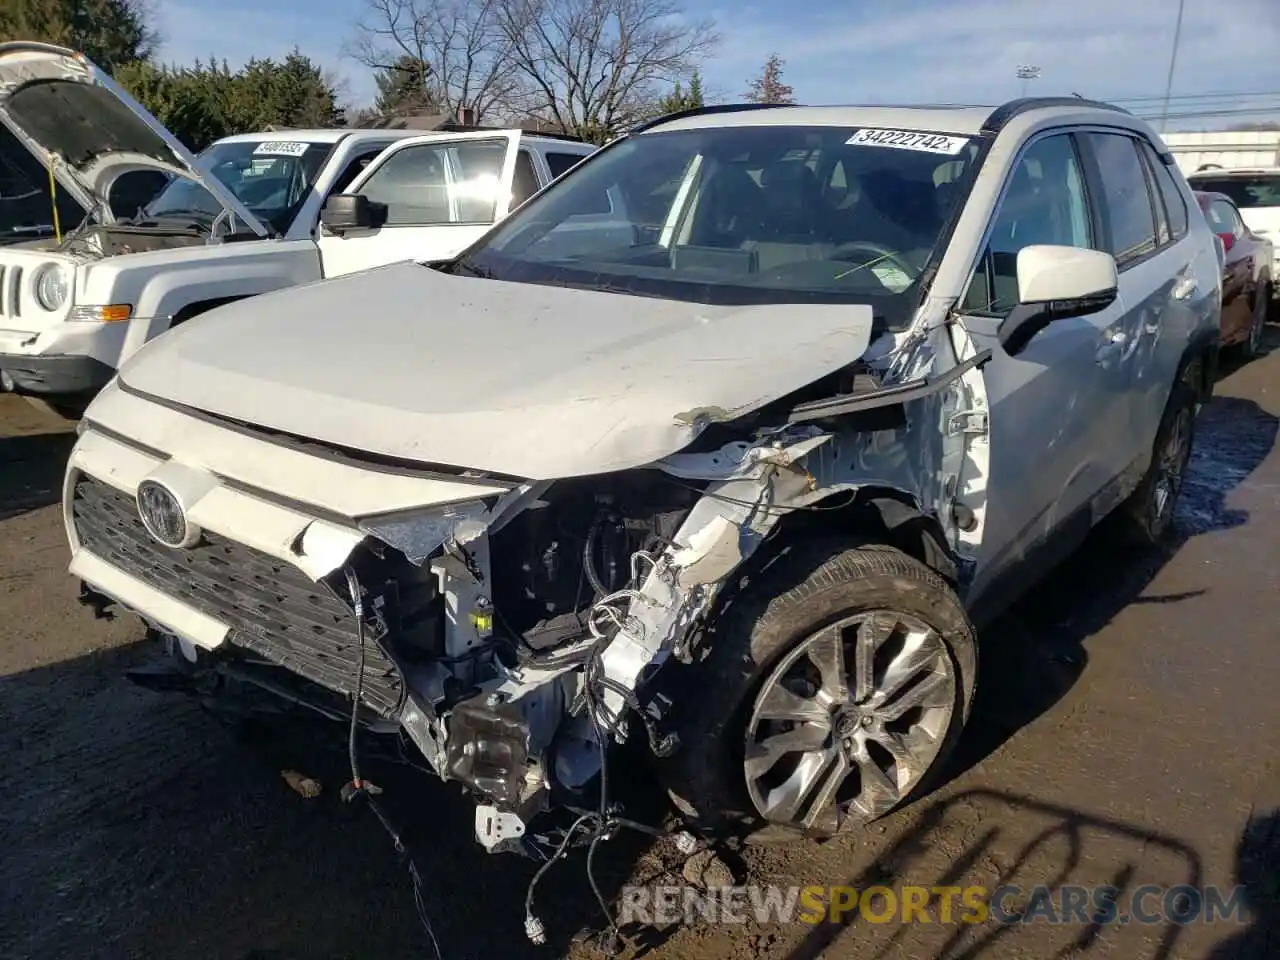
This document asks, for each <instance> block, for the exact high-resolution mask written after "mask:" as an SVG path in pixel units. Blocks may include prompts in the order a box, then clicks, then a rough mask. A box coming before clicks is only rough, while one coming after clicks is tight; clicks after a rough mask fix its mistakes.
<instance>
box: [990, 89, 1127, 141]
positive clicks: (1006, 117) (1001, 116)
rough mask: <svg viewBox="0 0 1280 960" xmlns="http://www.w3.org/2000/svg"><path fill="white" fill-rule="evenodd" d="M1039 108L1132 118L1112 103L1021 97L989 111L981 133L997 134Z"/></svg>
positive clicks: (1062, 98)
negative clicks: (1078, 109) (1083, 109)
mask: <svg viewBox="0 0 1280 960" xmlns="http://www.w3.org/2000/svg"><path fill="white" fill-rule="evenodd" d="M1041 107H1088V108H1090V109H1093V110H1111V111H1113V112H1115V113H1123V114H1124V115H1125V116H1129V117H1131V116H1133V114H1131V113H1130V112H1129V111H1128V110H1126V109H1125V108H1124V107H1117V106H1116V105H1115V104H1114V103H1104V102H1102V101H1101V100H1087V99H1085V98H1084V97H1023V98H1021V99H1019V100H1010V101H1009V102H1008V103H1006V104H1003V105H1002V106H999V107H996V108H995V109H994V110H993V111H991V116H989V117H987V120H986V122H985V123H984V124H983V125H982V132H983V133H999V132H1000V131H1001V130H1003V129H1004V127H1005V126H1006V125H1007V124H1008V123H1009V121H1010V120H1012V119H1013V118H1014V117H1016V116H1019V115H1020V114H1023V113H1027V112H1028V111H1030V110H1039V109H1040V108H1041Z"/></svg>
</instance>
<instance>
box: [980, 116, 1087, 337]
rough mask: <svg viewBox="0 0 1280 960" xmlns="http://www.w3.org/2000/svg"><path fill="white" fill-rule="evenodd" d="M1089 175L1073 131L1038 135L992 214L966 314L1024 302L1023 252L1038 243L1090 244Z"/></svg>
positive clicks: (997, 312) (996, 311) (997, 313)
mask: <svg viewBox="0 0 1280 960" xmlns="http://www.w3.org/2000/svg"><path fill="white" fill-rule="evenodd" d="M1091 240H1092V237H1091V230H1090V220H1089V207H1088V204H1087V202H1086V200H1085V189H1084V176H1083V174H1082V173H1081V170H1080V160H1079V157H1078V156H1077V154H1076V149H1075V142H1074V140H1073V139H1072V137H1071V135H1070V134H1058V135H1056V136H1051V137H1045V138H1044V139H1042V140H1037V141H1036V142H1035V143H1033V144H1032V145H1031V146H1030V147H1029V148H1027V150H1026V151H1025V152H1023V154H1022V155H1021V157H1019V159H1018V161H1017V163H1016V165H1015V166H1014V168H1013V172H1012V174H1011V175H1010V177H1009V181H1008V183H1007V185H1006V188H1005V193H1004V196H1003V198H1002V199H1001V200H1000V205H999V207H998V208H997V210H996V213H995V217H994V218H993V219H992V223H991V232H990V236H989V238H988V240H987V249H986V250H985V251H983V254H982V259H981V260H979V262H978V265H977V267H976V268H975V269H974V273H973V277H972V279H971V280H970V281H969V289H968V292H967V293H966V294H965V296H964V299H963V303H962V309H963V310H964V312H965V313H973V314H982V315H985V316H994V317H1002V316H1004V315H1005V314H1007V313H1008V312H1009V311H1010V310H1012V309H1013V308H1014V307H1015V306H1017V303H1018V251H1020V250H1021V249H1022V248H1023V247H1027V246H1031V245H1033V244H1055V245H1061V246H1067V247H1086V248H1087V247H1090V246H1091V245H1092V244H1091Z"/></svg>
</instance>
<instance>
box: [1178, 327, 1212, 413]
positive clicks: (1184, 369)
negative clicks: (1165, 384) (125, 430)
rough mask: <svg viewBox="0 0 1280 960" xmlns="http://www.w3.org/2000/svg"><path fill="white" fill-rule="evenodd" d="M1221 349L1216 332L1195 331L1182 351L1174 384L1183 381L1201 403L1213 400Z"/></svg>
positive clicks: (1210, 330)
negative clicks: (1194, 392) (1193, 391)
mask: <svg viewBox="0 0 1280 960" xmlns="http://www.w3.org/2000/svg"><path fill="white" fill-rule="evenodd" d="M1221 349H1222V347H1221V344H1220V343H1219V332H1218V330H1216V329H1209V330H1200V331H1197V332H1196V333H1195V335H1194V336H1192V338H1191V341H1190V342H1189V343H1188V344H1187V346H1186V348H1185V349H1184V350H1183V351H1182V359H1181V360H1180V361H1179V363H1178V374H1177V376H1176V377H1174V382H1175V383H1177V382H1178V381H1179V380H1185V381H1186V382H1187V383H1188V384H1189V385H1190V386H1191V388H1192V389H1193V390H1195V391H1196V396H1197V397H1198V398H1199V401H1200V402H1201V403H1208V402H1209V401H1210V400H1211V399H1213V390H1214V386H1215V385H1216V384H1217V381H1218V357H1219V353H1220V352H1221Z"/></svg>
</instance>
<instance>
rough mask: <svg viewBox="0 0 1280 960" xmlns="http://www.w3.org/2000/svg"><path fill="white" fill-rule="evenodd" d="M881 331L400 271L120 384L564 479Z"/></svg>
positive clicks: (410, 452) (798, 380)
mask: <svg viewBox="0 0 1280 960" xmlns="http://www.w3.org/2000/svg"><path fill="white" fill-rule="evenodd" d="M871 328H872V314H871V308H870V307H866V306H849V305H777V306H748V307H708V306H704V305H701V304H691V303H682V302H677V301H670V300H656V299H648V298H643V297H635V296H624V295H618V294H609V293H601V292H597V291H584V290H574V289H567V288H562V287H549V286H539V285H533V284H517V283H506V282H500V281H495V280H478V279H469V278H463V277H457V276H448V275H444V274H441V273H438V272H436V271H434V270H430V269H428V268H425V267H422V266H419V265H417V264H412V263H401V264H394V265H392V266H388V267H382V268H379V269H376V270H370V271H367V272H364V273H357V274H353V275H351V276H349V277H343V278H340V279H337V280H330V281H323V282H320V283H316V284H311V285H308V286H304V287H295V288H293V289H291V290H285V291H281V292H278V293H271V294H264V295H262V296H258V297H254V298H251V299H248V300H242V301H239V302H237V303H234V304H230V305H228V306H225V307H221V308H218V309H216V310H214V311H211V312H209V313H207V314H204V315H203V316H201V317H200V318H199V319H197V320H194V321H192V322H190V323H187V324H184V325H182V326H180V327H178V328H176V329H175V330H173V331H171V332H169V333H167V334H165V335H164V336H162V337H160V338H158V339H156V340H153V341H152V342H151V343H149V344H147V345H146V346H145V347H143V348H142V349H141V350H140V351H138V352H137V353H136V354H134V355H133V357H132V358H131V359H130V360H128V361H127V362H126V363H125V365H124V366H123V367H122V369H121V372H120V379H121V382H122V384H124V385H125V386H126V387H127V388H130V389H133V390H135V391H141V392H143V393H146V394H150V395H153V396H156V397H159V398H163V399H166V400H170V401H173V402H176V403H179V404H183V405H185V406H189V407H193V408H197V409H200V410H204V411H207V412H209V413H213V414H217V415H221V416H224V417H229V418H232V419H235V420H240V421H244V422H247V423H251V424H256V425H259V426H262V427H265V428H268V429H271V430H276V431H280V432H284V433H289V434H294V435H297V436H300V437H306V438H309V439H314V440H319V441H323V442H327V443H331V444H335V445H338V446H343V447H349V448H355V449H358V450H362V451H367V452H369V453H374V454H380V455H383V456H387V457H395V458H400V459H404V460H411V461H417V462H423V463H436V464H449V465H452V466H457V467H465V468H472V469H479V470H488V471H492V472H497V473H503V474H508V475H511V476H517V477H525V478H528V479H555V478H559V477H568V476H580V475H586V474H594V473H603V472H607V471H611V470H621V469H628V468H633V467H639V466H644V465H646V464H649V463H652V462H653V461H655V460H658V459H660V458H662V457H664V456H667V455H669V454H671V453H674V452H676V451H678V450H680V449H682V448H683V447H685V446H687V445H688V444H689V443H690V442H691V441H692V440H693V438H694V437H695V436H696V435H697V432H698V431H699V430H700V429H701V427H702V426H703V425H704V424H705V423H706V422H707V421H709V420H722V419H730V418H732V417H735V416H739V415H741V414H744V413H747V412H749V411H751V410H753V409H756V408H758V407H760V406H762V405H763V404H765V403H767V402H769V401H771V400H774V399H777V398H778V397H780V396H783V395H785V394H787V393H790V392H791V391H793V390H795V389H798V388H800V387H802V386H804V385H806V384H808V383H811V382H813V381H814V380H816V379H818V378H820V377H822V376H824V375H826V374H828V373H831V372H834V371H835V370H838V369H840V368H841V367H843V366H845V365H847V364H849V363H852V362H853V361H854V360H856V359H857V358H858V357H860V356H861V355H862V354H863V352H864V351H865V350H866V349H867V346H868V344H869V342H870V337H871ZM89 417H90V418H92V410H91V411H90V413H89Z"/></svg>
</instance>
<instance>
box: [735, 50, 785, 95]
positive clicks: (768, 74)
mask: <svg viewBox="0 0 1280 960" xmlns="http://www.w3.org/2000/svg"><path fill="white" fill-rule="evenodd" d="M785 65H786V61H785V60H783V59H782V58H781V57H780V56H778V55H777V54H776V53H775V54H772V55H771V56H770V57H769V59H768V60H766V61H765V64H764V69H762V70H761V71H760V76H758V77H756V78H755V79H753V80H752V81H751V84H750V87H749V89H748V90H747V92H746V93H744V94H743V95H742V96H743V97H744V98H745V99H746V100H747V101H748V102H750V103H795V102H796V98H795V91H793V90H792V89H791V87H790V86H788V85H787V84H785V83H783V82H782V68H783V67H784V66H785Z"/></svg>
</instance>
